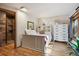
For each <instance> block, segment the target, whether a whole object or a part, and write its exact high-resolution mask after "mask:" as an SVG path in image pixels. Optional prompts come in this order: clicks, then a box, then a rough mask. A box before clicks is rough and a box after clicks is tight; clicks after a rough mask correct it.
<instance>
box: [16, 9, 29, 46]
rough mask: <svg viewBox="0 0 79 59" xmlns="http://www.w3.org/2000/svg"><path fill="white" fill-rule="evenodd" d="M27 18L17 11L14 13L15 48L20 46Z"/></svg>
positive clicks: (24, 14)
mask: <svg viewBox="0 0 79 59" xmlns="http://www.w3.org/2000/svg"><path fill="white" fill-rule="evenodd" d="M27 19H28V16H27V14H26V13H24V12H22V11H19V10H17V12H16V43H17V47H18V46H20V43H21V39H22V35H23V34H24V29H25V28H26V25H27V24H26V22H27Z"/></svg>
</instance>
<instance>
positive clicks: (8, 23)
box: [0, 8, 16, 46]
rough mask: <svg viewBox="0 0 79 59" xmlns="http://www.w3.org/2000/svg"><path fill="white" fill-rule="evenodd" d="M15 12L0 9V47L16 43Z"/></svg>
mask: <svg viewBox="0 0 79 59" xmlns="http://www.w3.org/2000/svg"><path fill="white" fill-rule="evenodd" d="M15 32H16V26H15V12H13V11H9V10H6V9H2V8H0V46H3V45H5V44H8V43H14V42H16V41H15V36H16V35H15V34H16V33H15Z"/></svg>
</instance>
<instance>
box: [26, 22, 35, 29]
mask: <svg viewBox="0 0 79 59" xmlns="http://www.w3.org/2000/svg"><path fill="white" fill-rule="evenodd" d="M27 29H28V30H34V22H31V21H27Z"/></svg>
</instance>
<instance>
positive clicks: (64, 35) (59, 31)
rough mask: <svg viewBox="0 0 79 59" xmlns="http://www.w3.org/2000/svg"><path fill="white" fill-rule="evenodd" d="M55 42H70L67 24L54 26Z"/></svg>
mask: <svg viewBox="0 0 79 59" xmlns="http://www.w3.org/2000/svg"><path fill="white" fill-rule="evenodd" d="M54 40H57V41H65V42H67V41H68V25H67V24H55V25H54Z"/></svg>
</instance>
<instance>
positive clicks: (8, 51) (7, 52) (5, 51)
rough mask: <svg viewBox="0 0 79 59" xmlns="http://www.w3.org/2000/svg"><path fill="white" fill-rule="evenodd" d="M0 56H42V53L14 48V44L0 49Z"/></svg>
mask: <svg viewBox="0 0 79 59" xmlns="http://www.w3.org/2000/svg"><path fill="white" fill-rule="evenodd" d="M0 56H42V52H39V51H34V50H31V49H25V48H22V47H19V48H16V49H15V48H14V44H9V45H7V46H4V47H0Z"/></svg>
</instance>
